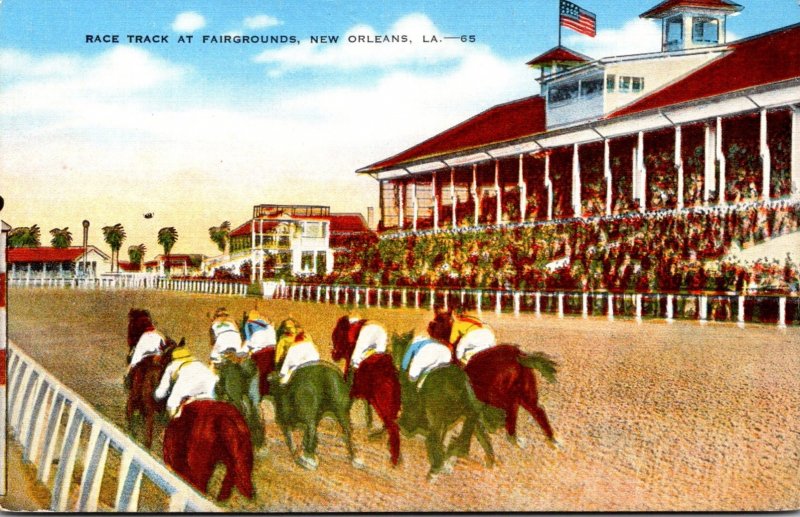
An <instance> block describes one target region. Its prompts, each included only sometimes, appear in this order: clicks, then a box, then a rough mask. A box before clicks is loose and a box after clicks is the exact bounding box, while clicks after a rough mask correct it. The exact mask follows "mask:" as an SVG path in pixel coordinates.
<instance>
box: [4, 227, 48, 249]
mask: <svg viewBox="0 0 800 517" xmlns="http://www.w3.org/2000/svg"><path fill="white" fill-rule="evenodd" d="M40 234H41V231H40V230H39V226H38V225H35V224H34V225H33V226H31V227H28V226H20V227H19V228H14V229H12V230H11V231H10V232H8V247H9V248H38V247H39V246H40V245H41V241H40V240H39V239H40Z"/></svg>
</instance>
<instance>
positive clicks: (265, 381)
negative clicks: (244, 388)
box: [250, 346, 275, 398]
mask: <svg viewBox="0 0 800 517" xmlns="http://www.w3.org/2000/svg"><path fill="white" fill-rule="evenodd" d="M250 359H252V360H253V362H254V363H256V367H258V392H259V394H260V395H261V397H262V398H263V397H266V396H267V395H269V374H271V373H272V372H274V371H275V347H274V346H268V347H266V348H262V349H261V350H259V351H258V352H254V353H253V354H251V355H250Z"/></svg>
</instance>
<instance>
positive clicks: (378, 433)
mask: <svg viewBox="0 0 800 517" xmlns="http://www.w3.org/2000/svg"><path fill="white" fill-rule="evenodd" d="M368 433H369V434H367V439H368V440H380V439H381V438H383V435H384V434H386V428H381V429H376V430H374V431H368Z"/></svg>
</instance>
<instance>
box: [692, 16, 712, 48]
mask: <svg viewBox="0 0 800 517" xmlns="http://www.w3.org/2000/svg"><path fill="white" fill-rule="evenodd" d="M692 27H693V28H692V41H693V42H694V43H719V20H716V19H714V18H695V19H694V20H693V23H692Z"/></svg>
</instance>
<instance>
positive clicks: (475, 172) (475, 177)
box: [470, 163, 481, 226]
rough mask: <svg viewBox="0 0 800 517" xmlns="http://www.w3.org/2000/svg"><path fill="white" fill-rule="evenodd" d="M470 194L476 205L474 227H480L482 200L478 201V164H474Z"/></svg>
mask: <svg viewBox="0 0 800 517" xmlns="http://www.w3.org/2000/svg"><path fill="white" fill-rule="evenodd" d="M470 193H471V194H472V201H473V203H474V204H475V216H474V222H473V225H474V226H478V220H479V217H480V209H481V204H480V200H479V199H478V164H477V163H473V164H472V186H471V187H470Z"/></svg>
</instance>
